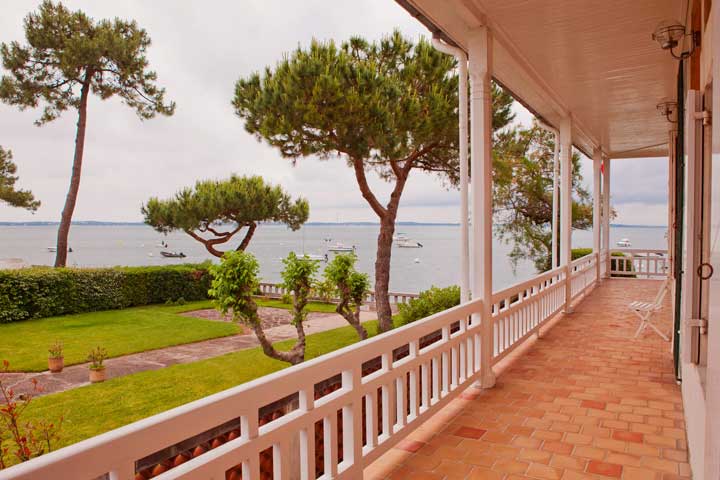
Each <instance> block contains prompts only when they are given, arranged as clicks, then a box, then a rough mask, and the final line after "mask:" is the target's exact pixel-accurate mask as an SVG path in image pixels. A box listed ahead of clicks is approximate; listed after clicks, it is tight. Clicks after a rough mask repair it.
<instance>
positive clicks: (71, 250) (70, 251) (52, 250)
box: [47, 247, 73, 253]
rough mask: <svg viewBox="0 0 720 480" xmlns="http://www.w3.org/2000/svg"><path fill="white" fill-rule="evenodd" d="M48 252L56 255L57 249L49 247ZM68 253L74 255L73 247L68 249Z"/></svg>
mask: <svg viewBox="0 0 720 480" xmlns="http://www.w3.org/2000/svg"><path fill="white" fill-rule="evenodd" d="M47 251H48V252H52V253H55V252H57V247H47ZM68 253H73V249H72V247H68Z"/></svg>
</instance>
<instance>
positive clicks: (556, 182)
mask: <svg viewBox="0 0 720 480" xmlns="http://www.w3.org/2000/svg"><path fill="white" fill-rule="evenodd" d="M554 133H555V152H554V154H553V155H554V156H553V198H552V221H551V222H550V225H552V241H551V242H550V244H551V245H552V254H551V255H550V258H551V259H552V268H556V267H557V266H558V265H560V262H559V258H558V248H557V247H558V243H557V241H558V208H559V207H560V135H559V134H558V132H557V130H556V131H555V132H554Z"/></svg>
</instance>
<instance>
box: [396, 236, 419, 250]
mask: <svg viewBox="0 0 720 480" xmlns="http://www.w3.org/2000/svg"><path fill="white" fill-rule="evenodd" d="M397 246H398V247H399V248H423V244H422V243H420V242H416V241H415V240H409V239H407V238H406V239H405V240H400V241H398V242H397Z"/></svg>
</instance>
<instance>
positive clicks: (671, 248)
mask: <svg viewBox="0 0 720 480" xmlns="http://www.w3.org/2000/svg"><path fill="white" fill-rule="evenodd" d="M675 142H677V131H675V130H670V131H669V132H668V229H667V252H668V267H667V274H668V277H670V278H672V279H674V278H675Z"/></svg>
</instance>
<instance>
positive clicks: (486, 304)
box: [468, 27, 495, 388]
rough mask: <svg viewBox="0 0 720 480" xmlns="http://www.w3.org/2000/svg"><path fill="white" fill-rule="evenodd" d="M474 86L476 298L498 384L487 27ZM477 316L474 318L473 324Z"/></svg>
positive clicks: (488, 362)
mask: <svg viewBox="0 0 720 480" xmlns="http://www.w3.org/2000/svg"><path fill="white" fill-rule="evenodd" d="M468 50H469V54H470V55H469V57H470V62H469V65H468V67H469V71H470V87H471V103H470V108H471V112H470V115H471V116H470V128H471V135H470V142H471V147H472V148H471V151H470V158H471V173H472V178H471V182H472V184H471V194H472V215H473V221H472V247H473V249H472V252H473V261H472V268H473V275H472V297H473V299H477V298H480V299H482V302H483V304H482V314H481V321H482V344H481V350H480V352H481V353H480V355H481V356H480V382H481V385H482V387H483V388H491V387H493V386H494V385H495V374H494V373H493V371H492V357H493V350H494V345H493V324H492V317H491V306H492V304H491V301H492V223H493V218H492V87H491V84H490V81H491V78H492V35H491V33H490V30H489V29H488V28H487V27H480V28H478V29H476V30H475V31H473V32H472V35H471V38H470V42H469V48H468ZM476 321H477V318H474V319H473V323H475V322H476Z"/></svg>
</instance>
